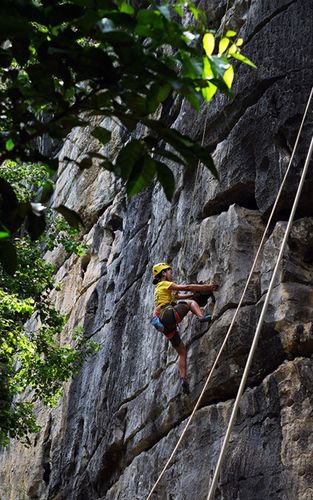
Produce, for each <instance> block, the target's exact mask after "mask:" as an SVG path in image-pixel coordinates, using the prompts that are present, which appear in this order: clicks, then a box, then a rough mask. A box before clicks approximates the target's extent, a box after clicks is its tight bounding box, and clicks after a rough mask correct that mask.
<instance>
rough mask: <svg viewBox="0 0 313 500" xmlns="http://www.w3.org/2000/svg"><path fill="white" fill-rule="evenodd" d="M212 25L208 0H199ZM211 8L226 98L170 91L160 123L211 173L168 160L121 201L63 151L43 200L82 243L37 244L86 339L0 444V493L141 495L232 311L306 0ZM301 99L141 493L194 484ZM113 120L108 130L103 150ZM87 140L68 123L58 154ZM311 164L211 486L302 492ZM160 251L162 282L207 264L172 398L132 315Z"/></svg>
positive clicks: (312, 406)
mask: <svg viewBox="0 0 313 500" xmlns="http://www.w3.org/2000/svg"><path fill="white" fill-rule="evenodd" d="M207 4H208V5H207ZM203 5H204V6H205V8H206V9H207V10H208V12H210V13H211V18H212V25H213V26H215V27H217V26H218V25H219V24H220V21H221V16H222V15H223V14H224V12H225V6H226V2H225V1H219V0H212V1H210V2H203ZM230 6H231V7H230V10H229V12H228V14H227V19H229V18H231V19H232V25H233V26H234V27H235V29H237V30H240V34H241V35H242V37H243V38H244V39H245V40H246V54H247V56H248V57H250V58H251V59H252V60H254V61H255V63H256V64H257V66H258V68H257V70H255V71H253V70H251V69H248V68H245V67H240V69H238V79H237V83H236V85H235V88H234V99H228V98H225V97H223V96H219V97H218V98H217V99H216V100H215V101H214V102H213V103H212V105H211V106H210V108H209V109H208V108H207V107H206V106H203V108H202V112H201V113H200V114H199V115H197V114H196V113H194V112H193V111H192V110H191V109H190V107H189V106H188V104H187V103H185V102H174V103H172V106H171V108H170V110H169V112H168V115H167V120H168V123H172V124H173V126H174V127H175V128H177V129H179V130H180V131H182V132H186V133H189V134H192V135H193V136H194V137H197V138H198V139H199V140H201V137H202V134H203V131H204V132H205V133H204V144H205V145H207V146H208V148H209V149H210V151H212V152H213V154H214V159H215V162H216V165H217V168H218V170H219V172H220V178H221V181H220V182H219V183H218V182H217V181H215V180H214V179H213V178H212V176H211V175H210V174H209V173H208V171H207V170H205V169H204V168H202V167H201V166H200V167H199V168H198V169H197V171H189V172H186V171H182V170H181V169H179V168H177V167H173V168H174V171H175V175H176V179H177V190H176V193H175V197H174V201H173V203H172V204H170V203H168V202H167V201H166V199H165V197H164V195H163V193H162V191H161V189H160V187H159V186H158V185H155V186H151V187H150V188H149V189H146V190H145V192H143V193H142V194H141V195H139V196H137V197H135V198H133V199H131V200H127V199H126V197H125V195H124V192H123V189H122V186H121V184H120V182H119V181H117V180H114V179H113V177H112V175H111V174H110V173H107V172H104V171H101V170H99V169H97V167H96V166H95V168H94V169H91V170H87V171H84V172H80V171H79V170H78V169H76V167H75V166H73V165H71V164H66V163H64V165H63V169H62V171H60V176H59V181H58V187H57V193H56V198H57V200H56V202H60V201H61V202H63V203H64V204H66V205H67V206H68V207H69V208H73V209H75V210H78V211H79V212H80V214H81V215H82V217H83V218H84V220H85V222H86V231H87V232H86V236H85V240H86V242H87V243H88V244H89V246H90V249H91V250H90V254H89V255H88V256H85V257H83V258H78V257H71V258H69V259H66V258H65V257H64V255H62V253H61V252H56V253H55V254H54V255H52V256H50V257H49V258H51V259H52V258H53V259H56V261H57V262H58V265H59V266H60V268H59V271H58V274H57V279H58V280H59V281H60V283H61V284H62V289H61V291H60V292H58V294H57V295H56V296H55V301H56V303H57V305H58V306H59V308H60V310H61V311H62V312H63V313H65V314H66V315H67V316H68V327H67V331H66V332H65V333H64V338H65V339H66V338H67V336H68V333H67V332H69V331H70V330H71V328H72V327H73V326H74V325H77V324H81V325H83V326H84V328H85V331H86V335H87V336H89V337H92V338H93V339H95V340H97V341H98V342H99V343H100V344H101V350H100V352H99V353H98V354H97V355H95V356H94V357H93V358H92V359H91V360H90V361H89V362H88V363H87V364H86V365H85V366H84V368H83V370H82V371H81V373H80V375H79V376H78V377H76V378H75V380H73V381H72V382H71V383H70V384H68V385H67V387H66V389H65V397H64V399H63V400H62V401H61V402H60V405H59V406H58V408H56V409H55V410H53V411H46V410H45V409H42V408H41V409H38V415H39V421H40V423H41V425H42V432H41V433H40V434H39V436H38V437H36V438H35V440H34V445H33V447H32V448H31V449H28V450H27V449H24V448H23V447H22V446H20V445H18V444H16V443H13V444H12V445H11V446H10V447H9V448H8V449H7V450H5V451H2V453H1V457H0V497H1V500H22V499H26V498H31V499H40V500H46V499H50V500H89V499H90V500H96V499H98V500H100V499H102V500H117V499H119V500H122V499H123V500H130V499H132V500H133V499H138V500H141V499H144V498H146V496H147V494H148V492H149V489H150V488H151V486H152V485H153V483H154V481H155V480H156V478H157V476H158V474H159V472H160V470H161V469H162V467H163V465H164V463H165V461H166V460H167V458H168V457H169V455H170V453H171V451H172V449H173V447H174V446H175V444H176V442H177V439H178V437H179V435H180V433H181V431H182V429H183V427H184V425H185V423H186V419H187V418H188V416H189V415H190V413H191V411H192V409H193V406H194V404H195V401H196V399H197V397H198V395H199V394H200V392H201V390H202V387H203V384H204V381H205V378H206V375H207V373H208V371H209V369H210V367H211V365H212V363H213V362H214V359H215V356H216V353H217V351H218V349H219V347H220V345H221V343H222V340H223V338H224V335H225V333H226V331H227V328H228V326H229V324H230V321H231V318H232V316H233V314H234V310H235V307H236V305H237V303H238V300H239V298H240V295H241V292H242V290H243V287H244V284H245V280H246V278H247V276H248V273H249V270H250V266H251V264H252V261H253V258H254V254H255V251H256V248H257V246H258V243H259V241H260V238H261V235H262V232H263V230H264V227H265V223H266V217H267V215H268V213H269V210H270V208H271V206H272V204H273V201H274V199H275V196H276V193H277V190H278V187H279V184H280V181H281V179H282V176H283V174H284V172H285V169H286V166H287V163H288V161H289V158H290V154H291V149H292V146H293V143H294V141H295V136H296V133H297V129H298V127H299V124H300V121H301V117H302V114H303V111H304V108H305V103H306V100H307V98H308V95H309V92H310V88H311V86H312V82H313V71H312V67H313V65H312V63H313V29H312V28H313V26H312V19H313V4H312V1H311V0H276V1H272V0H253V1H249V0H236V1H235V2H230ZM312 115H313V113H312V111H311V112H310V114H309V117H308V119H307V122H306V126H305V131H304V134H303V137H302V139H301V143H300V147H299V149H298V152H297V154H296V157H295V161H294V166H293V169H292V173H291V175H290V179H289V180H288V183H287V187H286V189H285V191H284V195H283V199H282V201H281V203H280V205H279V209H278V212H277V215H276V218H275V222H274V223H273V226H272V227H271V230H270V233H269V234H268V237H267V241H266V244H265V247H264V250H263V252H262V256H261V258H260V262H259V264H258V268H257V270H256V272H255V274H254V276H253V283H252V284H251V286H250V287H249V289H248V293H247V296H246V299H245V303H244V306H243V307H242V310H241V312H240V316H239V319H238V321H237V323H236V325H235V327H234V330H233V333H232V335H231V338H230V340H229V342H228V344H227V346H226V349H225V352H224V354H223V357H222V360H221V362H220V363H219V365H218V368H217V370H216V372H215V374H214V377H213V379H212V382H211V384H210V386H209V387H208V389H207V391H206V394H205V396H204V398H203V401H202V404H201V408H200V409H199V410H198V411H197V412H196V416H195V419H194V421H193V424H192V425H191V427H190V429H189V431H188V433H187V436H186V438H185V440H184V442H183V443H182V445H181V447H180V449H179V451H178V453H177V455H176V457H175V459H174V461H173V463H172V465H171V466H170V468H169V470H168V471H167V472H166V474H165V476H164V478H163V480H162V481H161V483H160V485H159V487H158V489H157V493H156V494H155V498H159V499H162V500H163V499H167V500H169V499H172V500H174V499H175V500H183V499H186V500H190V499H192V498H197V499H199V500H203V499H205V498H206V496H207V492H208V487H209V484H210V480H211V477H212V472H213V470H214V467H215V465H216V460H217V456H218V452H219V449H220V446H221V441H222V438H223V436H224V433H225V428H226V425H227V421H228V418H229V415H230V412H231V408H232V404H233V399H234V397H235V395H236V391H237V388H238V385H239V382H240V377H241V374H242V371H243V366H244V363H245V360H246V357H247V353H248V350H249V347H250V344H251V341H252V337H253V334H254V329H255V326H256V322H257V319H258V316H259V313H260V310H261V307H262V303H263V300H264V294H265V292H266V290H267V288H268V284H269V280H270V277H271V272H272V270H273V268H274V265H275V257H276V256H277V254H278V249H279V245H280V241H281V239H282V235H283V232H284V228H285V226H286V219H287V215H288V210H289V209H290V206H291V203H292V199H293V195H294V193H295V191H296V188H297V181H298V179H299V172H300V169H301V167H302V166H303V161H304V157H305V154H306V149H307V147H308V142H309V140H310V137H311V134H312V129H313V116H312ZM123 140H125V137H124V136H123V135H122V132H121V131H119V130H117V129H114V142H113V146H110V147H111V154H112V155H114V153H115V149H116V148H117V147H118V144H119V141H123ZM90 146H91V145H90V144H89V143H88V142H87V139H86V136H84V135H82V132H81V131H80V132H76V133H72V135H71V137H70V138H69V140H68V141H67V143H66V144H65V145H64V147H63V149H62V151H61V157H66V156H70V157H72V158H73V159H76V158H78V157H79V156H80V155H82V154H83V153H84V152H85V151H86V149H88V148H89V147H90ZM312 187H313V169H312V165H311V168H310V173H309V175H308V179H307V181H306V185H305V190H304V193H303V196H302V199H301V203H300V207H299V210H298V213H297V220H296V222H295V224H294V228H293V231H292V235H291V237H290V239H289V242H288V247H287V249H286V252H285V254H284V258H283V262H282V264H281V268H280V273H279V277H278V279H277V283H276V286H275V289H274V293H273V296H272V298H271V302H270V307H269V309H268V313H267V316H266V320H265V325H264V328H263V332H262V336H261V340H260V344H259V347H258V349H257V353H256V356H255V360H254V362H253V366H252V369H251V373H250V377H249V381H248V387H247V389H246V391H245V393H244V395H243V398H242V401H241V405H240V411H239V414H238V418H237V422H236V426H235V429H234V432H233V435H232V439H231V442H230V445H229V448H228V452H227V456H226V460H225V464H224V466H223V470H222V474H221V477H220V483H219V488H218V490H217V493H216V498H221V499H224V500H235V499H237V500H239V499H240V500H251V498H254V499H258V500H267V499H275V500H277V499H281V500H286V499H288V500H295V499H301V500H303V499H307V500H309V499H313V469H312V462H313V439H312V436H313V434H312V426H313V360H312V353H313V288H312V285H313V236H312V235H313V203H312V195H311V193H312ZM163 260H170V261H171V262H172V265H173V267H174V269H175V277H174V279H175V280H177V281H178V282H195V281H200V280H203V281H206V280H214V281H215V282H216V283H218V285H219V290H218V292H217V293H216V299H217V301H216V305H215V308H214V321H213V323H212V324H211V325H210V326H209V327H208V326H207V325H200V324H199V323H198V322H197V321H196V320H195V319H194V318H192V317H188V318H187V319H185V320H184V322H183V323H182V327H181V336H182V337H183V339H184V341H185V343H186V344H187V346H188V364H189V379H190V386H191V394H190V396H188V397H187V396H184V395H182V394H181V393H180V388H179V384H178V374H177V366H176V354H175V351H174V350H173V349H172V348H171V347H170V346H169V345H168V344H167V343H166V341H165V340H164V339H163V337H162V335H161V334H158V333H156V332H155V331H154V330H153V329H152V327H150V326H149V323H148V319H149V317H150V316H151V313H152V311H153V304H152V298H153V285H152V283H151V266H152V264H153V263H155V262H159V261H163Z"/></svg>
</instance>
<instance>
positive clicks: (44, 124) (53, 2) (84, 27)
mask: <svg viewBox="0 0 313 500" xmlns="http://www.w3.org/2000/svg"><path fill="white" fill-rule="evenodd" d="M235 35H236V33H235V32H233V31H231V30H229V31H227V32H226V35H225V36H223V37H222V38H221V39H220V41H219V43H215V37H214V34H213V33H212V32H210V31H209V30H208V28H207V21H206V18H205V14H204V13H203V12H202V11H200V10H198V9H197V8H196V7H195V5H194V4H193V3H192V2H190V1H187V2H186V1H181V0H179V1H178V2H176V3H174V4H167V3H166V2H160V3H159V2H155V3H151V2H149V3H147V4H143V5H141V7H140V8H138V7H134V6H133V5H132V2H128V1H126V0H115V1H113V0H102V1H101V2H97V1H95V0H66V1H64V0H18V1H17V0H14V1H12V0H3V1H2V2H1V6H0V63H1V66H2V67H1V69H0V97H1V99H0V116H1V126H0V144H1V154H0V164H1V163H2V162H3V161H5V160H8V159H9V160H15V161H18V162H30V163H38V162H40V163H42V162H44V163H45V164H47V165H49V167H50V168H51V169H54V170H55V169H56V168H57V166H58V161H57V159H56V158H55V156H54V155H53V153H51V152H43V151H42V150H41V149H40V147H38V144H39V143H40V142H41V141H38V138H44V137H49V138H50V139H51V140H55V139H57V140H61V141H62V140H63V139H65V138H66V137H67V135H68V134H69V132H70V131H71V130H72V129H73V128H74V127H85V126H86V125H87V124H89V123H90V118H91V117H92V116H97V117H99V119H100V121H101V118H110V119H112V120H115V121H118V123H119V124H120V125H121V127H124V128H125V129H126V130H127V131H128V133H129V135H130V139H129V141H128V142H127V143H126V144H125V145H124V146H123V147H122V148H121V150H120V152H119V154H118V155H117V157H116V158H108V157H107V156H106V155H105V152H103V148H102V150H101V153H99V149H100V148H101V146H105V145H106V144H107V143H108V142H109V141H110V137H111V132H110V130H109V129H106V128H104V127H102V126H98V127H95V128H94V129H92V130H91V134H92V135H93V136H94V137H95V138H97V139H98V140H99V148H97V151H92V152H89V153H88V154H86V156H85V157H84V158H82V160H81V161H80V162H79V166H80V167H81V168H89V167H90V166H91V165H92V163H93V162H94V161H97V162H98V163H100V164H101V166H102V167H103V168H105V169H108V170H110V171H113V172H115V174H117V175H119V176H120V177H121V178H122V179H123V180H124V181H125V184H126V189H127V192H128V193H129V194H135V193H137V192H139V191H140V190H141V189H142V188H143V187H144V186H146V185H147V184H150V183H151V182H152V181H153V180H154V179H155V178H157V179H158V180H159V181H160V182H161V184H162V186H163V188H164V191H165V193H166V195H167V197H168V198H169V199H170V198H171V197H172V194H173V191H174V177H173V174H172V172H171V170H170V169H169V168H168V166H167V165H166V160H170V161H174V162H176V163H178V164H180V165H182V166H183V167H188V168H192V167H195V166H196V165H197V163H198V161H199V160H201V162H202V163H203V164H204V165H206V166H207V167H208V168H209V169H210V170H211V171H212V173H213V174H214V175H217V172H216V170H215V167H214V164H213V161H212V158H211V156H210V154H209V153H208V151H207V150H206V149H205V148H203V147H202V146H201V145H199V144H198V143H197V142H196V141H195V140H194V138H192V137H187V136H184V135H182V134H181V133H180V132H178V131H176V130H175V129H173V128H170V127H169V126H167V125H166V123H165V122H163V121H162V119H161V116H159V117H158V119H155V113H156V112H157V111H160V106H161V105H162V103H165V102H172V100H173V99H175V98H177V97H179V98H185V99H187V100H188V101H189V102H190V103H191V105H192V106H193V107H194V108H195V109H196V110H199V109H200V103H201V102H202V100H203V99H204V100H205V101H207V102H208V101H210V100H211V99H212V97H213V96H214V94H215V93H216V91H217V90H218V89H219V90H220V91H222V92H224V93H225V94H227V95H230V94H231V87H232V82H233V78H234V69H233V66H232V64H231V61H232V59H233V58H235V59H239V60H240V61H242V62H244V63H246V64H252V63H251V62H250V61H249V60H248V59H246V58H245V57H244V56H243V55H242V54H241V52H240V46H241V44H242V40H241V39H239V40H237V41H235ZM50 193H51V185H50V186H49V185H47V186H46V187H44V189H43V191H42V196H41V197H40V198H39V199H38V200H37V202H38V203H39V202H40V203H44V202H45V200H46V198H47V196H49V194H50ZM0 194H1V198H2V201H1V205H0V222H1V227H0V230H1V231H2V236H3V237H7V238H8V237H9V235H12V234H14V233H15V232H16V231H17V230H18V228H20V227H21V225H22V224H24V222H25V220H26V219H27V228H28V231H29V233H30V235H31V237H32V238H35V237H38V235H40V234H41V233H42V232H43V231H44V229H45V224H46V223H45V214H44V212H43V211H42V212H41V213H40V214H38V213H37V214H36V217H34V211H36V210H37V211H38V206H37V207H36V206H35V207H34V205H33V204H32V203H30V202H29V203H21V202H19V201H18V200H17V199H16V197H15V195H14V191H13V190H12V188H11V185H10V183H9V182H6V181H4V180H1V182H0ZM59 211H60V212H61V213H62V214H63V215H64V216H65V217H66V218H67V220H68V221H69V222H70V223H72V224H74V225H77V224H78V223H79V221H80V218H79V217H78V216H77V215H76V216H75V214H74V213H73V212H72V211H71V210H69V209H68V208H67V207H64V206H61V207H59ZM2 254H6V256H7V258H6V260H2V263H3V265H5V266H6V265H7V261H8V260H10V259H9V257H8V254H9V252H8V251H7V248H6V246H5V244H4V245H3V251H2V252H0V258H1V255H2ZM10 254H11V255H13V254H14V249H13V248H12V247H11V252H10ZM12 268H14V263H13V261H12V259H11V265H10V267H8V270H9V271H10V270H12Z"/></svg>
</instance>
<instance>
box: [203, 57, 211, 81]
mask: <svg viewBox="0 0 313 500" xmlns="http://www.w3.org/2000/svg"><path fill="white" fill-rule="evenodd" d="M212 77H213V71H212V66H211V62H210V60H209V59H208V58H207V57H203V72H202V78H204V79H206V80H209V79H211V78H212Z"/></svg>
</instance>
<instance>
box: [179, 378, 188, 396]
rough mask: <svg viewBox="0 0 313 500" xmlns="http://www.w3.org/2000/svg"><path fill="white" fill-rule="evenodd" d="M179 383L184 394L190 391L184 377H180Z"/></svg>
mask: <svg viewBox="0 0 313 500" xmlns="http://www.w3.org/2000/svg"><path fill="white" fill-rule="evenodd" d="M180 385H181V388H182V391H183V393H184V394H189V393H190V389H189V384H188V382H187V380H186V379H185V378H181V379H180Z"/></svg>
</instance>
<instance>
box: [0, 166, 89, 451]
mask: <svg viewBox="0 0 313 500" xmlns="http://www.w3.org/2000/svg"><path fill="white" fill-rule="evenodd" d="M13 167H16V168H13V170H12V165H5V167H4V168H2V169H0V170H1V174H2V175H4V176H6V177H10V180H11V182H12V185H14V187H15V190H16V196H17V198H18V199H20V200H23V202H27V200H28V199H29V197H30V195H31V193H32V192H33V190H34V189H38V188H40V187H41V186H42V185H43V184H44V183H45V182H46V176H47V171H46V169H44V168H43V167H42V166H40V165H33V166H32V165H13ZM25 172H27V173H28V174H29V175H28V177H25V175H24V174H25ZM25 179H27V184H25ZM50 217H51V218H52V219H51V220H50V224H49V226H50V228H51V227H52V228H54V231H55V233H57V238H54V235H53V231H51V230H50V232H49V233H48V235H47V234H46V235H45V240H43V239H42V238H41V241H39V242H33V241H31V239H30V238H29V236H27V235H25V236H23V237H22V236H20V237H19V238H17V237H16V238H15V239H14V248H15V249H16V253H17V256H16V270H15V273H14V276H11V275H9V274H8V273H6V272H5V271H4V270H3V269H2V268H0V334H1V335H0V445H5V444H7V443H8V442H9V439H10V438H18V439H21V440H23V441H24V442H25V443H26V444H27V443H29V442H30V441H29V434H30V433H31V432H36V431H38V429H39V427H38V425H37V423H36V418H35V414H34V405H35V404H36V403H37V402H38V401H42V402H43V403H45V404H47V405H49V406H53V405H55V404H56V402H57V400H58V398H59V396H60V395H61V393H62V385H63V382H65V381H66V380H68V379H70V378H71V377H72V376H73V375H74V374H75V373H77V372H78V370H79V369H80V367H81V365H82V363H83V362H84V361H85V359H86V358H87V357H88V356H90V355H91V354H92V353H94V352H95V351H96V350H97V348H98V347H97V345H96V344H95V343H94V342H89V341H87V340H86V339H85V338H84V335H83V332H82V331H81V330H79V329H78V330H77V331H76V332H75V335H74V342H75V347H73V346H70V345H62V346H61V345H59V342H58V340H57V339H58V337H59V335H60V333H61V331H62V330H63V328H64V325H65V318H64V317H63V316H61V315H60V314H59V313H58V312H57V311H56V310H55V308H54V307H53V306H52V305H51V302H50V299H49V296H50V292H51V291H52V289H53V287H54V279H53V273H54V268H53V266H52V265H51V264H48V263H47V262H45V261H44V260H43V258H42V250H41V247H42V245H43V244H44V246H45V247H46V248H47V246H49V245H50V247H51V248H53V246H54V245H55V244H58V243H59V242H62V238H63V242H64V243H67V245H68V248H67V249H68V250H69V251H73V250H75V251H76V252H77V253H81V252H82V251H84V248H83V246H82V245H81V244H80V243H79V242H78V241H77V240H76V239H75V238H74V237H73V232H76V231H77V230H75V229H73V228H70V232H72V235H71V234H68V232H67V230H68V228H69V226H68V224H67V223H66V222H65V221H64V219H63V217H61V216H59V215H57V218H56V216H55V214H53V215H51V214H50ZM61 228H63V236H62V231H61ZM71 236H72V238H71ZM49 238H50V240H49ZM80 246H81V248H79V247H80ZM27 321H28V322H29V321H30V323H29V324H28V327H27V329H26V330H25V326H24V325H25V322H27ZM25 391H26V393H25ZM20 395H23V399H20V398H19V396H20Z"/></svg>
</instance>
